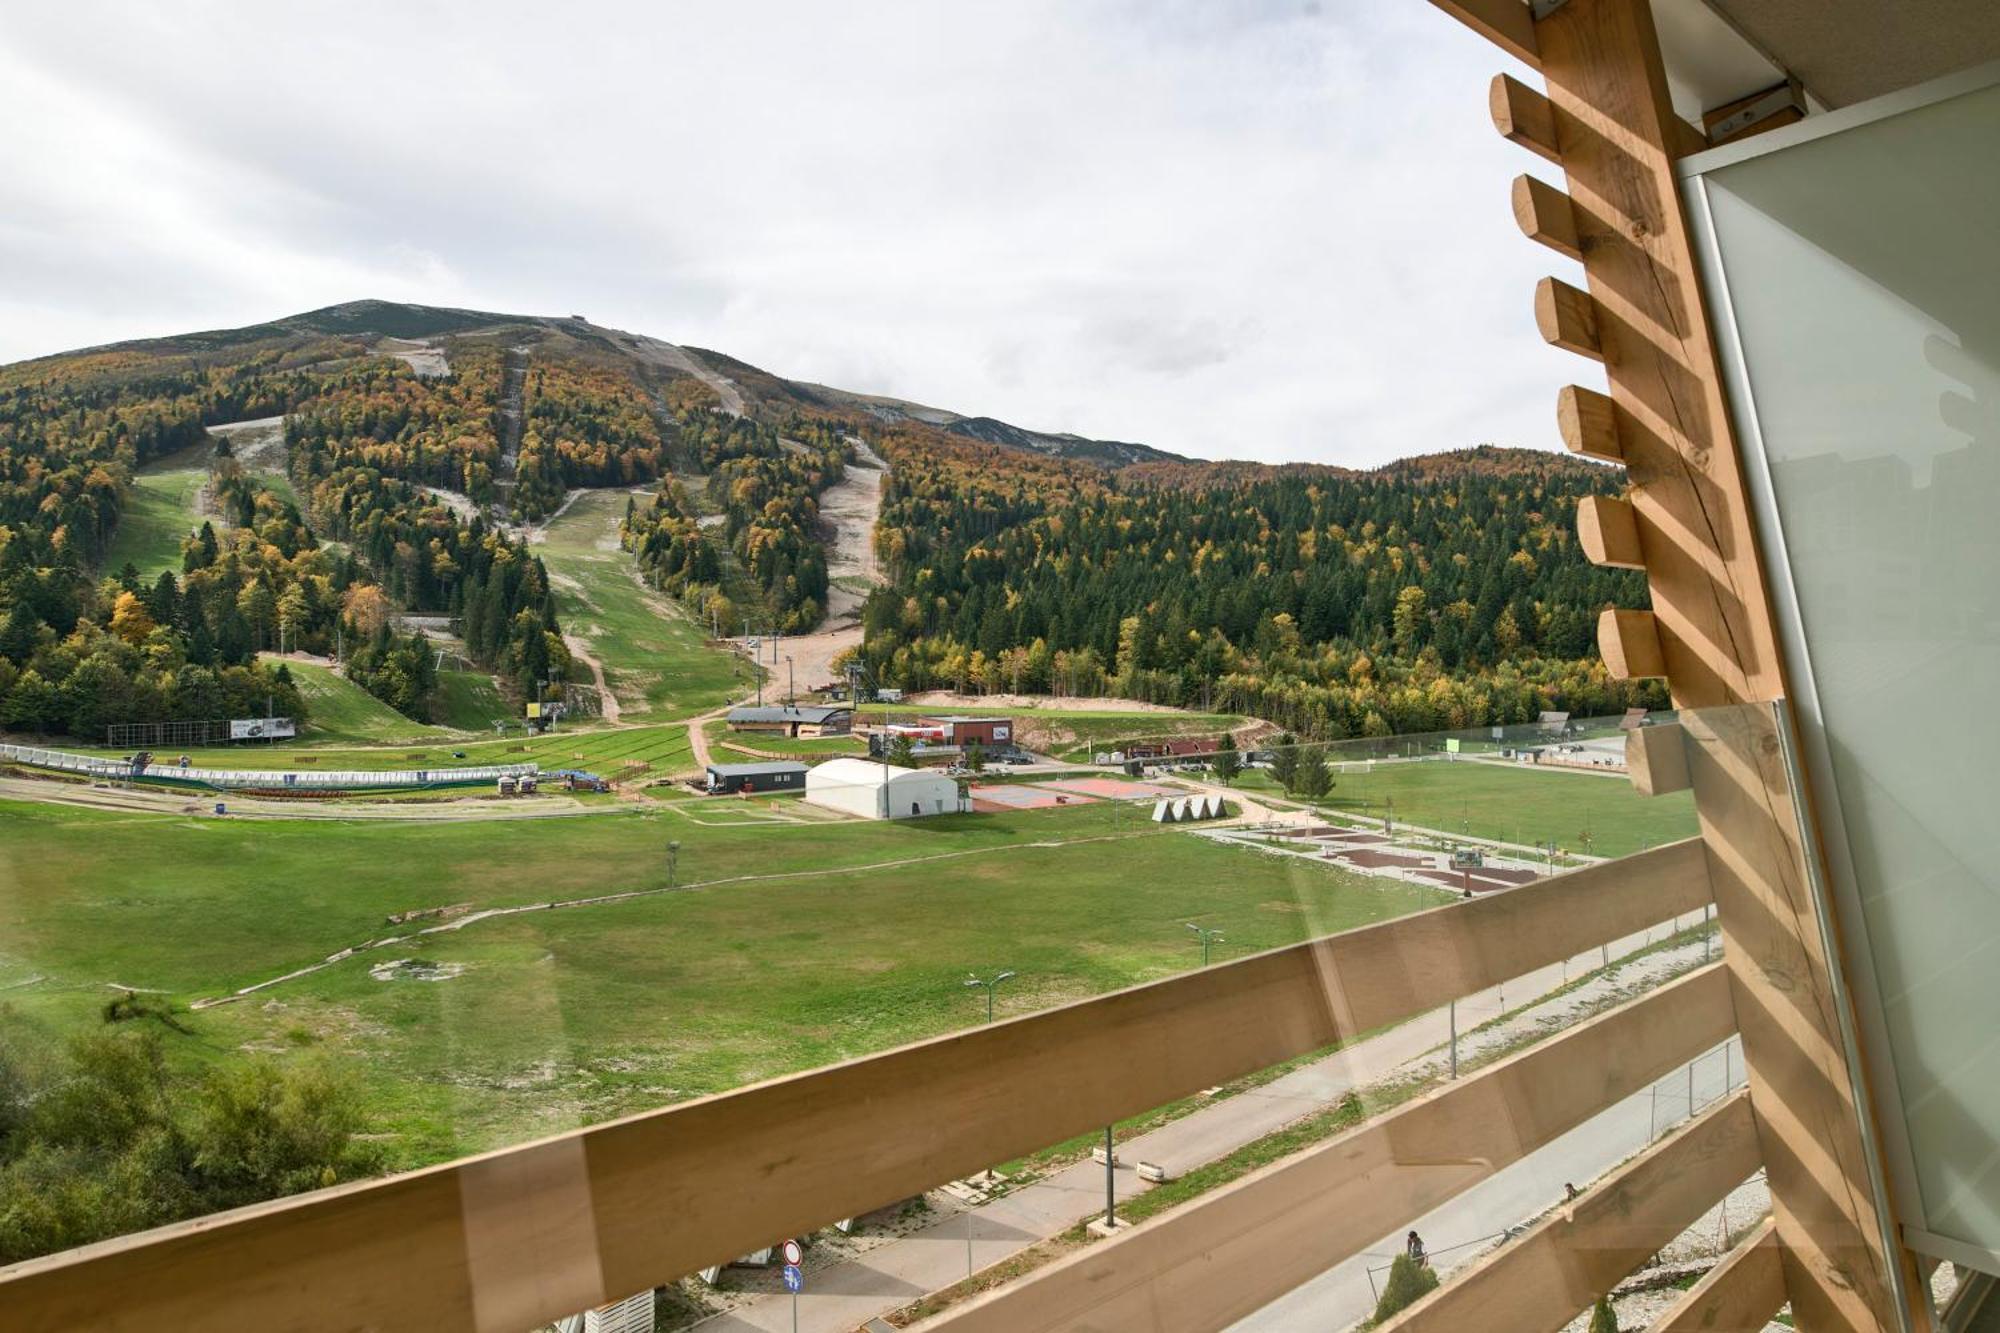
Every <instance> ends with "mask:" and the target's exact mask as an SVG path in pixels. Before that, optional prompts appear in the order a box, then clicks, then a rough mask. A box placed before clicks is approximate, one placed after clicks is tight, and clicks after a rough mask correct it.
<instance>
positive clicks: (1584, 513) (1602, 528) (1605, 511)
mask: <svg viewBox="0 0 2000 1333" xmlns="http://www.w3.org/2000/svg"><path fill="white" fill-rule="evenodd" d="M1576 537H1577V545H1578V546H1580V547H1582V548H1583V555H1584V558H1585V559H1586V560H1589V561H1590V562H1591V563H1592V564H1596V565H1609V566H1611V567H1612V568H1614V569H1644V568H1645V567H1646V556H1645V553H1644V552H1643V551H1641V550H1640V548H1639V529H1638V526H1637V525H1636V524H1635V523H1634V522H1633V518H1632V506H1631V505H1629V504H1627V503H1626V502H1625V501H1623V500H1620V499H1616V498H1614V497H1612V496H1609V495H1586V496H1584V497H1583V498H1582V499H1581V500H1579V501H1577V503H1576Z"/></svg>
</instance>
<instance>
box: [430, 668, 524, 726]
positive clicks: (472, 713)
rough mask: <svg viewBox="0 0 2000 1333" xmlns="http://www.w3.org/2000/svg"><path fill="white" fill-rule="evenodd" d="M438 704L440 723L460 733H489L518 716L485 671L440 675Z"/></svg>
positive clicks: (452, 672)
mask: <svg viewBox="0 0 2000 1333" xmlns="http://www.w3.org/2000/svg"><path fill="white" fill-rule="evenodd" d="M438 702H439V704H440V712H441V713H442V716H441V717H439V719H438V720H439V721H440V722H441V723H443V724H444V725H445V726H447V727H456V728H457V729H458V730H460V731H485V730H488V729H489V728H491V727H492V725H493V724H494V723H495V722H497V721H502V720H507V721H511V720H512V719H513V716H514V709H513V708H512V707H511V706H510V705H509V704H508V702H507V701H506V700H505V699H503V698H502V697H501V696H500V689H499V687H498V686H496V685H495V684H494V683H493V677H491V676H489V675H487V674H486V673H485V672H483V671H440V672H438Z"/></svg>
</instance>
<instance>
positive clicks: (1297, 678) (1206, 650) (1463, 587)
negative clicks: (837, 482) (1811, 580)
mask: <svg viewBox="0 0 2000 1333" xmlns="http://www.w3.org/2000/svg"><path fill="white" fill-rule="evenodd" d="M885 447H886V448H888V450H889V453H890V456H891V462H892V470H891V473H890V477H889V480H888V482H887V486H886V491H885V498H884V504H883V511H882V519H881V523H880V525H879V526H878V528H877V530H876V549H877V554H878V556H879V557H880V559H881V561H882V565H883V568H884V570H885V571H886V572H887V574H888V576H889V584H888V586H887V587H885V588H883V589H880V590H878V591H877V592H876V593H874V594H873V595H872V596H871V597H870V598H869V600H868V602H867V605H866V606H865V608H864V611H863V623H864V626H865V627H866V631H867V634H866V647H865V649H864V650H863V651H864V656H865V658H866V663H867V667H868V670H869V672H870V674H871V676H872V677H873V678H875V679H877V680H879V681H881V682H882V683H884V684H895V685H899V686H901V687H903V688H905V689H922V688H931V687H936V686H941V685H945V686H950V687H952V688H955V689H975V690H1009V691H1016V690H1023V691H1049V692H1054V693H1059V694H1078V695H1090V694H1115V695H1120V696H1123V697H1126V698H1133V699H1143V700H1148V701H1150V702H1155V703H1163V704H1177V705H1186V706H1200V707H1202V708H1204V709H1224V710H1228V711H1233V712H1244V713H1250V714H1255V715H1257V716H1260V717H1267V718H1270V719H1271V720H1273V721H1276V722H1279V723H1280V724H1282V725H1284V726H1287V727H1291V728H1293V729H1295V730H1298V731H1300V732H1302V733H1304V734H1307V735H1310V736H1314V737H1319V738H1337V737H1341V736H1349V735H1367V734H1377V735H1379V734H1386V733H1388V732H1393V731H1423V730H1432V729H1437V728H1444V727H1466V726H1478V725H1483V724H1487V723H1502V722H1516V721H1524V720H1531V719H1532V718H1533V717H1534V715H1535V713H1536V712H1538V711H1540V710H1541V709H1544V708H1568V709H1571V710H1573V711H1579V712H1591V713H1596V712H1615V711H1618V710H1620V709H1623V708H1625V707H1627V706H1630V705H1633V704H1642V703H1644V704H1651V703H1656V702H1658V700H1656V699H1655V698H1654V697H1653V694H1654V690H1653V688H1652V687H1651V686H1647V685H1643V684H1628V683H1620V682H1613V681H1611V680H1610V679H1609V678H1608V677H1607V676H1606V675H1605V673H1604V670H1603V667H1602V665H1601V663H1599V662H1598V661H1597V658H1596V655H1595V651H1594V639H1593V634H1594V627H1595V622H1596V618H1597V614H1598V612H1599V611H1600V610H1601V609H1603V608H1604V607H1607V606H1639V605H1643V604H1644V598H1645V586H1644V582H1643V580H1642V579H1641V578H1640V577H1639V576H1637V575H1636V574H1633V573H1630V572H1628V571H1619V570H1609V569H1603V568H1599V567H1597V566H1594V565H1592V564H1590V563H1589V562H1588V561H1586V560H1585V559H1584V557H1583V555H1582V554H1581V553H1580V552H1579V551H1578V550H1577V549H1576V544H1575V539H1574V537H1573V535H1572V534H1573V532H1574V514H1575V507H1576V502H1577V500H1578V498H1579V497H1581V496H1584V495H1588V494H1595V493H1605V492H1614V491H1616V490H1617V489H1618V488H1619V487H1620V486H1622V484H1623V475H1622V473H1617V472H1614V471H1612V470H1610V469H1604V468H1597V467H1593V466H1589V465H1584V464H1580V463H1577V462H1575V461H1573V460H1569V459H1565V458H1562V457H1559V456H1554V455H1545V454H1533V453H1529V452H1527V451H1506V450H1491V449H1487V450H1477V451H1465V452H1464V453H1461V454H1458V455H1443V456H1438V457H1434V458H1430V459H1425V460H1418V461H1413V462H1410V463H1403V464H1396V465H1392V466H1391V467H1389V468H1386V469H1383V470H1381V471H1379V472H1375V473H1353V472H1347V471H1345V470H1342V469H1335V468H1313V467H1287V468H1271V467H1262V466H1258V465H1254V464H1249V465H1245V464H1224V465H1210V464H1178V463H1172V464H1170V463H1148V464H1141V465H1138V466H1134V467H1129V468H1125V469H1123V470H1121V471H1119V472H1115V473H1113V472H1106V471H1104V470H1102V469H1099V468H1095V467H1092V466H1090V465H1088V464H1078V463H1070V462H1063V461H1059V460H1053V459H1048V458H1040V457H1029V456H1016V455H1002V456H997V457H996V455H995V454H993V453H992V452H990V451H973V450H968V449H967V448H966V447H965V446H963V445H958V444H955V443H949V442H944V441H935V440H933V441H920V440H915V439H912V438H909V437H908V436H907V435H906V436H905V437H904V438H902V439H899V440H897V441H895V442H893V443H891V444H888V445H886V446H885ZM1017 458H1018V461H1017Z"/></svg>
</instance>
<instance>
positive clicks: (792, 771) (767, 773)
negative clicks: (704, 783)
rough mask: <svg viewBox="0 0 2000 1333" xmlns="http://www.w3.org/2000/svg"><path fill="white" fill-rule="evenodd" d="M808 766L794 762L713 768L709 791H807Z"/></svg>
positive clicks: (777, 761)
mask: <svg viewBox="0 0 2000 1333" xmlns="http://www.w3.org/2000/svg"><path fill="white" fill-rule="evenodd" d="M805 787H806V766H805V765H804V764H801V763H797V762H795V761H793V760H789V759H783V760H777V759H774V760H767V761H764V762H762V763H754V764H710V765H709V766H708V789H709V790H710V791H712V792H721V791H804V790H805Z"/></svg>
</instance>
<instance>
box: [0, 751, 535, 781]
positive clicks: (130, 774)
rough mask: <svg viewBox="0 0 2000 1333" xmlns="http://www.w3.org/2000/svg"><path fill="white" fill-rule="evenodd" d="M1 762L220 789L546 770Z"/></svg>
mask: <svg viewBox="0 0 2000 1333" xmlns="http://www.w3.org/2000/svg"><path fill="white" fill-rule="evenodd" d="M0 760H4V761H7V762H11V763H16V764H26V765H28V766H30V767H32V768H47V769H53V770H55V771H57V772H60V773H75V774H78V775H80V776H82V777H87V778H96V779H100V780H102V781H106V782H132V781H154V782H184V783H188V784H190V785H193V786H203V787H214V788H217V789H221V790H230V789H238V790H240V789H243V788H253V789H255V790H258V791H279V790H289V791H349V790H352V789H354V788H357V787H373V788H378V789H380V788H402V789H415V788H422V787H448V786H461V785H466V784H470V783H476V782H495V781H498V780H499V779H500V778H503V777H521V776H523V775H527V774H536V773H539V772H540V771H541V767H540V765H537V764H489V765H486V766H483V767H474V768H402V769H350V770H346V771H341V772H324V771H316V770H311V769H308V770H304V771H299V772H290V771H285V770H280V769H270V768H183V767H181V766H180V765H179V764H176V763H173V762H171V761H168V762H165V763H162V762H160V761H159V760H157V759H156V760H154V761H153V762H152V763H149V764H148V765H146V766H145V767H144V768H143V769H142V768H139V767H137V766H135V765H134V764H132V763H131V762H130V761H129V760H122V759H105V758H101V757H99V756H97V755H86V754H70V753H68V752H66V751H63V750H44V749H40V748H38V747H36V746H32V745H0Z"/></svg>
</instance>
